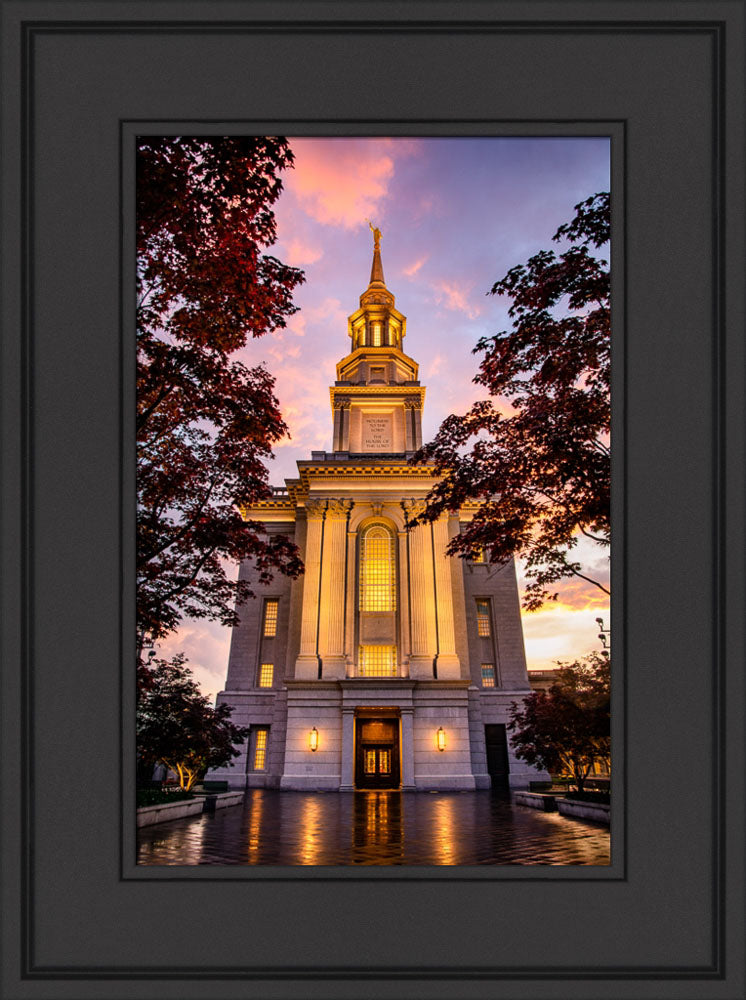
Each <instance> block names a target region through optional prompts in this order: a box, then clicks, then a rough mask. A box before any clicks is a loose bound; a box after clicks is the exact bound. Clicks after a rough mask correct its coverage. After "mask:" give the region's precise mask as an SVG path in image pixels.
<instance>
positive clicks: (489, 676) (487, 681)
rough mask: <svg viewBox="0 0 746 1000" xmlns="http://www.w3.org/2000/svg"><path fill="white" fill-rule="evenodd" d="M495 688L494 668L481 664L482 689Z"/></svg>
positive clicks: (490, 664)
mask: <svg viewBox="0 0 746 1000" xmlns="http://www.w3.org/2000/svg"><path fill="white" fill-rule="evenodd" d="M494 686H495V666H494V664H492V663H483V664H482V687H483V688H493V687H494Z"/></svg>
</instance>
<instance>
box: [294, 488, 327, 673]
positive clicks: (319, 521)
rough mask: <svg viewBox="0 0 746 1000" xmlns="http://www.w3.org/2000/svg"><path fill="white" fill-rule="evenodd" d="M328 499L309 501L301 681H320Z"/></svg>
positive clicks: (297, 663)
mask: <svg viewBox="0 0 746 1000" xmlns="http://www.w3.org/2000/svg"><path fill="white" fill-rule="evenodd" d="M325 512H326V500H307V501H306V522H307V530H306V551H305V554H304V562H305V567H306V571H305V574H304V586H303V612H302V616H301V631H300V652H299V654H298V659H297V660H296V661H295V676H296V678H297V679H298V680H317V679H318V676H319V658H318V621H319V580H320V577H321V542H322V535H323V530H324V514H325Z"/></svg>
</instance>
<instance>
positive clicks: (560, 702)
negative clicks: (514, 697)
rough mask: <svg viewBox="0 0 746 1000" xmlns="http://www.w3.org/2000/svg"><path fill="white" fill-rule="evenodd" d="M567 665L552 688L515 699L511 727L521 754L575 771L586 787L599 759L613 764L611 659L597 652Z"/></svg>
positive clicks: (538, 763)
mask: <svg viewBox="0 0 746 1000" xmlns="http://www.w3.org/2000/svg"><path fill="white" fill-rule="evenodd" d="M560 667H561V669H560V670H558V671H557V676H556V678H555V681H554V683H553V684H552V686H551V687H550V689H549V691H532V692H531V694H530V695H527V697H526V698H524V699H523V702H522V703H521V704H520V705H518V704H517V703H516V702H512V703H511V706H510V708H511V719H510V722H509V723H508V730H509V731H510V732H511V733H512V736H511V743H512V745H513V750H514V752H515V754H516V756H517V757H519V758H520V759H521V760H525V761H526V763H527V764H530V765H531V766H532V767H534V766H535V767H540V768H542V769H543V770H546V771H549V772H550V773H552V774H570V775H572V777H573V780H574V782H575V785H576V787H577V789H578V791H579V792H582V791H583V786H584V784H585V781H586V779H587V778H588V775H589V774H590V773H591V771H592V769H593V765H594V762H596V761H599V762H603V763H605V764H606V766H607V767H609V766H610V764H611V724H610V714H609V705H610V701H609V699H610V689H611V688H610V676H611V675H610V671H611V664H610V661H609V658H608V657H607V656H605V655H604V654H603V653H591V654H589V655H588V656H586V657H584V658H583V659H582V660H577V661H576V662H575V663H571V664H564V665H562V664H560Z"/></svg>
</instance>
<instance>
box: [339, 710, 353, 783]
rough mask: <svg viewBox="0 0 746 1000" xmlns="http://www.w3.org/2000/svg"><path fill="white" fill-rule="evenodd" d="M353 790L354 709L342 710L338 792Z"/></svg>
mask: <svg viewBox="0 0 746 1000" xmlns="http://www.w3.org/2000/svg"><path fill="white" fill-rule="evenodd" d="M354 788H355V709H354V708H343V709H342V775H341V780H340V785H339V790H340V792H351V791H353V789H354Z"/></svg>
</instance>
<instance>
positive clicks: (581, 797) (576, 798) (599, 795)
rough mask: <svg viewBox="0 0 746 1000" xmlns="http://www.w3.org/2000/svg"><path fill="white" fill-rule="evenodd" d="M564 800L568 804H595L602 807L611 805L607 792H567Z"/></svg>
mask: <svg viewBox="0 0 746 1000" xmlns="http://www.w3.org/2000/svg"><path fill="white" fill-rule="evenodd" d="M565 798H566V799H567V800H568V802H597V803H599V804H600V805H604V806H608V805H610V803H611V795H610V794H609V792H568V793H567V795H565Z"/></svg>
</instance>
